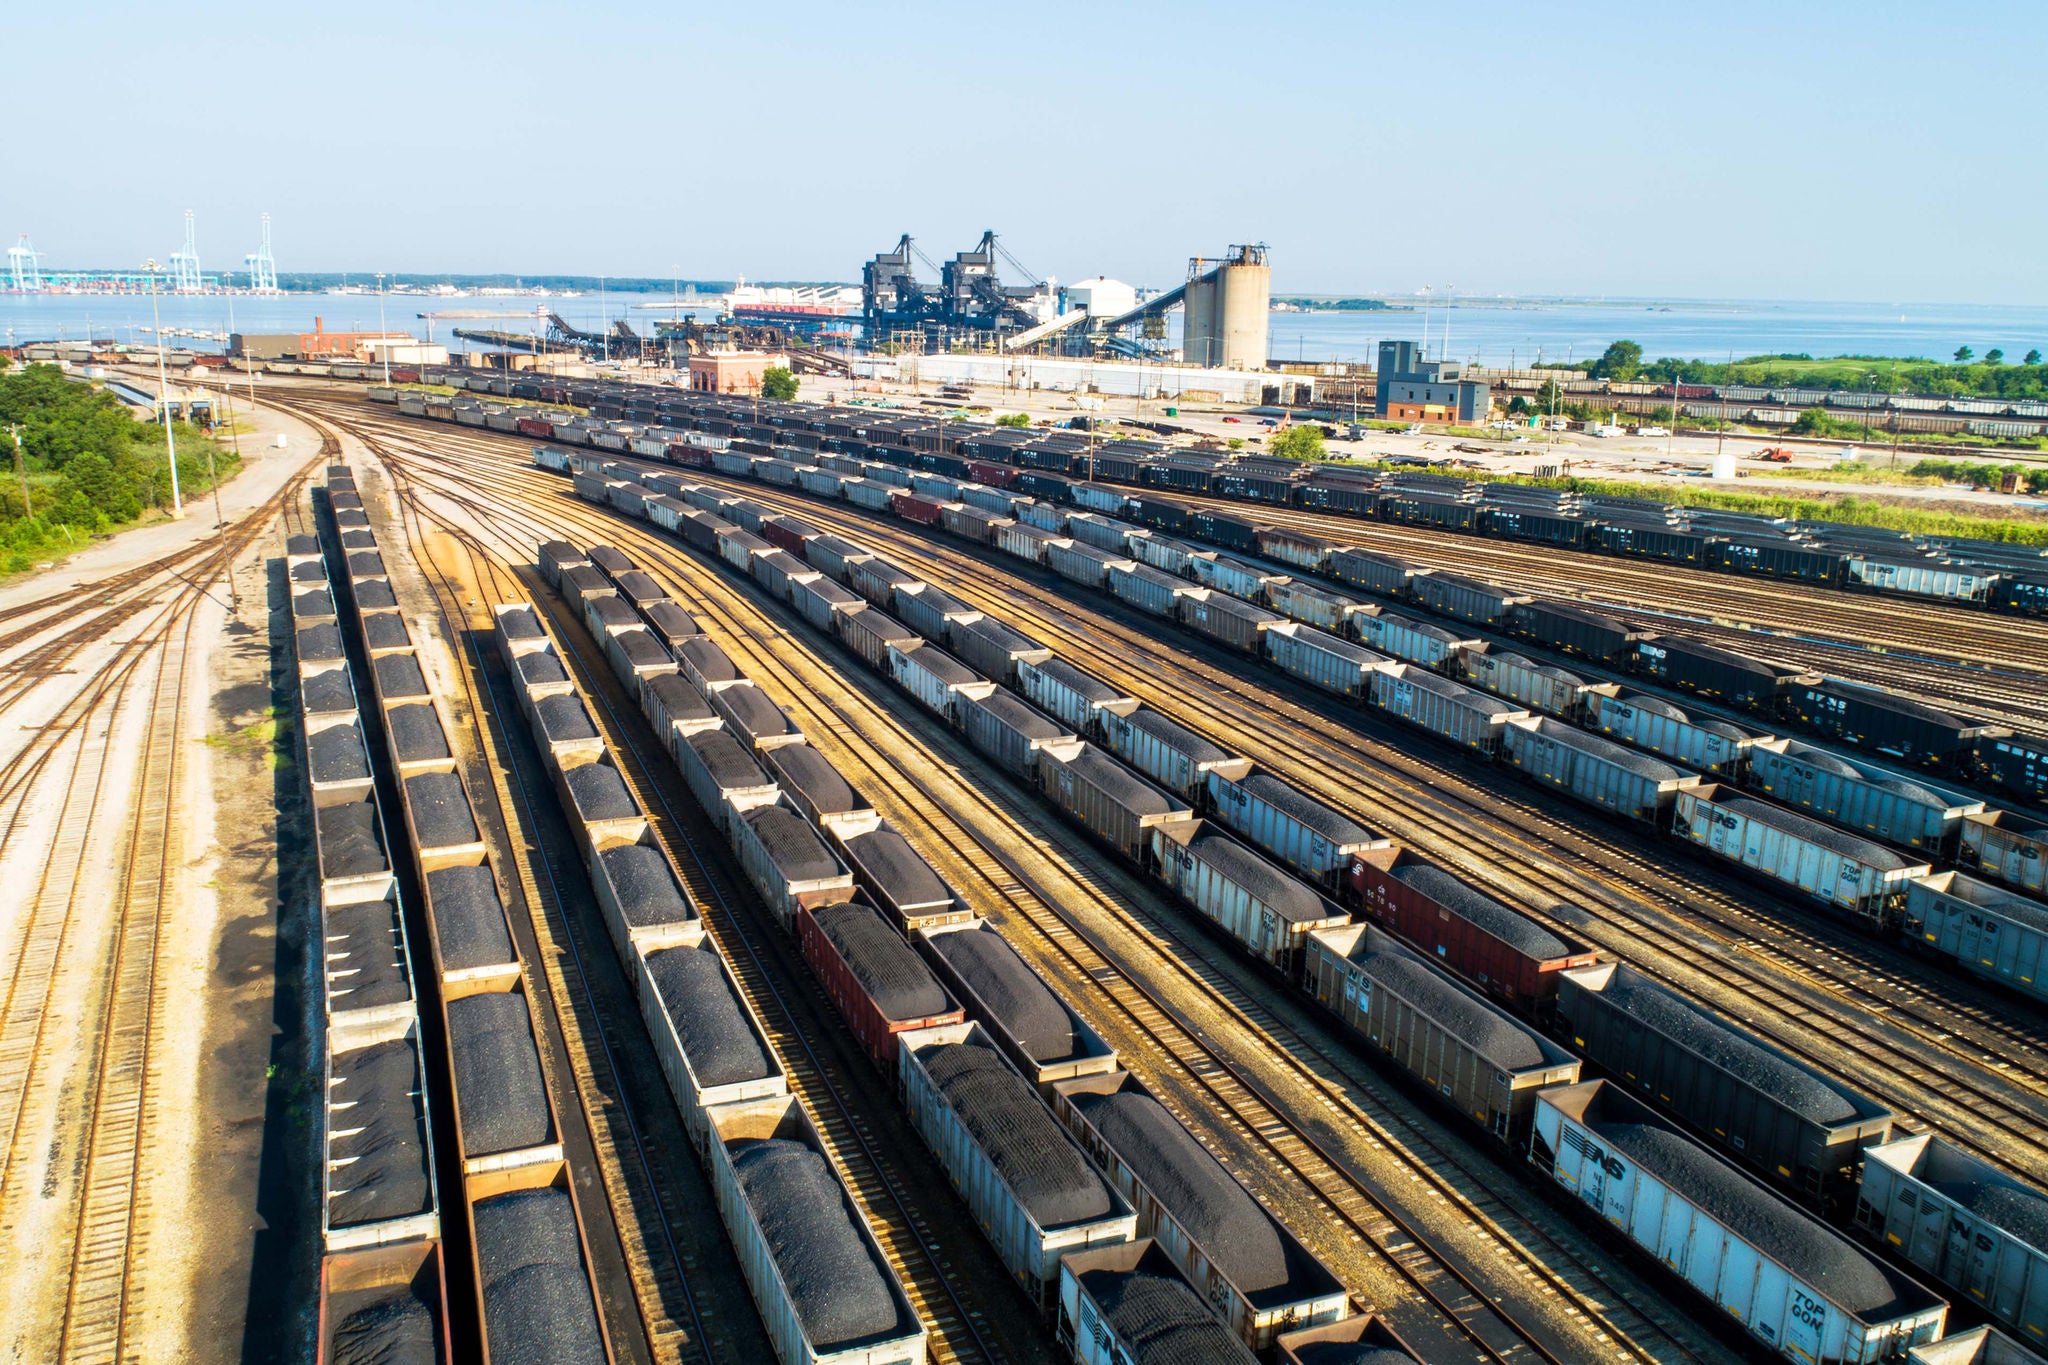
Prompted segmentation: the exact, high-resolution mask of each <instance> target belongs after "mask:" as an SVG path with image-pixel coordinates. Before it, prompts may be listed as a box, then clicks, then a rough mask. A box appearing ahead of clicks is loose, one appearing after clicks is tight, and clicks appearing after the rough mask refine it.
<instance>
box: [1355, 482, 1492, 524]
mask: <svg viewBox="0 0 2048 1365" xmlns="http://www.w3.org/2000/svg"><path fill="white" fill-rule="evenodd" d="M1486 513H1487V509H1486V508H1484V507H1482V506H1480V505H1479V504H1478V503H1476V502H1466V501H1464V500H1463V499H1461V498H1454V497H1443V496H1439V495H1436V494H1431V493H1417V492H1413V491H1411V490H1408V489H1392V490H1389V491H1387V492H1385V493H1382V494H1381V495H1380V506H1379V514H1380V515H1381V516H1382V517H1384V518H1386V519H1387V520H1388V521H1398V522H1402V523H1405V524H1406V525H1409V526H1434V527H1436V528H1437V529H1438V530H1442V531H1478V530H1480V529H1481V528H1482V527H1483V526H1484V524H1485V521H1486Z"/></svg>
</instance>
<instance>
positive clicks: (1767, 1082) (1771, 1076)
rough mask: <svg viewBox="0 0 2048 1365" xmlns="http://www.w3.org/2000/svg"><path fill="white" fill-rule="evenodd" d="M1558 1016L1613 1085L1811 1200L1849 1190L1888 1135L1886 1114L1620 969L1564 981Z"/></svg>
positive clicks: (1589, 970) (1572, 975) (1576, 974)
mask: <svg viewBox="0 0 2048 1365" xmlns="http://www.w3.org/2000/svg"><path fill="white" fill-rule="evenodd" d="M1557 1017H1558V1021H1559V1025H1560V1027H1561V1028H1563V1029H1564V1030H1565V1032H1566V1036H1568V1037H1570V1038H1571V1040H1572V1044H1573V1046H1575V1047H1577V1048H1578V1049H1579V1050H1580V1051H1581V1052H1583V1053H1584V1054H1585V1055H1586V1057H1587V1059H1588V1060H1590V1061H1591V1062H1592V1063H1593V1064H1594V1065H1596V1066H1598V1067H1600V1068H1601V1070H1602V1071H1603V1072H1604V1073H1605V1074H1606V1075H1608V1076H1609V1077H1611V1078H1612V1079H1613V1080H1615V1081H1616V1082H1617V1083H1618V1084H1622V1085H1625V1086H1627V1087H1629V1088H1632V1089H1635V1090H1639V1091H1641V1092H1642V1093H1644V1094H1647V1095H1650V1096H1652V1097H1653V1098H1655V1099H1656V1100H1657V1101H1658V1102H1659V1103H1661V1104H1662V1105H1664V1106H1665V1107H1667V1108H1668V1109H1670V1110H1671V1112H1673V1113H1675V1114H1677V1115H1678V1116H1679V1117H1680V1118H1682V1119H1684V1120H1685V1121H1686V1122H1688V1123H1690V1124H1692V1125H1693V1127H1694V1128H1695V1129H1697V1130H1698V1131H1699V1132H1701V1133H1703V1134H1705V1135H1706V1136H1708V1137H1710V1138H1712V1139H1713V1140H1714V1141H1715V1142H1717V1143H1719V1144H1720V1145H1721V1146H1723V1147H1725V1148H1727V1149H1728V1150H1729V1151H1731V1152H1733V1153H1734V1154H1736V1155H1737V1156H1739V1157H1741V1158H1742V1159H1743V1160H1745V1161H1748V1162H1750V1163H1752V1164H1754V1165H1755V1166H1757V1167H1758V1168H1759V1169H1761V1170H1763V1171H1764V1172H1765V1173H1766V1174H1768V1175H1770V1176H1772V1177H1774V1178H1775V1179H1777V1180H1780V1181H1783V1182H1784V1183H1785V1184H1787V1185H1789V1186H1790V1187H1791V1188H1793V1189H1795V1190H1797V1191H1799V1192H1800V1193H1801V1194H1803V1195H1805V1196H1807V1197H1809V1198H1811V1199H1816V1200H1827V1199H1830V1198H1832V1197H1834V1196H1836V1195H1838V1194H1840V1193H1842V1192H1843V1191H1846V1190H1850V1189H1853V1188H1854V1186H1855V1181H1856V1165H1857V1161H1858V1159H1859V1157H1860V1154H1861V1152H1862V1149H1863V1147H1864V1145H1865V1144H1866V1143H1869V1142H1877V1141H1882V1140H1883V1139H1884V1138H1885V1137H1886V1136H1887V1135H1888V1134H1889V1133H1890V1132H1891V1127H1892V1119H1893V1115H1892V1113H1891V1111H1890V1110H1888V1109H1886V1108H1885V1107H1884V1106H1882V1105H1880V1104H1878V1103H1876V1102H1875V1101H1873V1100H1871V1099H1869V1098H1867V1097H1865V1096H1863V1095H1859V1094H1857V1093H1856V1092H1855V1091H1853V1090H1850V1089H1848V1088H1847V1087H1846V1086H1843V1085H1841V1084H1839V1083H1838V1082H1836V1081H1833V1080H1831V1079H1829V1078H1827V1077H1825V1076H1822V1075H1821V1074H1819V1073H1818V1072H1816V1071H1814V1070H1813V1069H1812V1068H1811V1067H1808V1066H1807V1065H1805V1064H1804V1063H1802V1062H1800V1061H1797V1060H1796V1059H1794V1058H1792V1057H1791V1056H1789V1055H1787V1054H1786V1053H1784V1052H1781V1051H1780V1050H1778V1049H1777V1048H1775V1047H1773V1046H1771V1045H1770V1044H1769V1043H1766V1042H1764V1041H1763V1040H1762V1039H1760V1038H1757V1037H1755V1036H1754V1035H1752V1034H1750V1033H1749V1032H1747V1031H1746V1030H1744V1029H1741V1028H1739V1027H1737V1026H1736V1025H1734V1024H1732V1023H1730V1022H1729V1021H1727V1020H1725V1019H1723V1018H1721V1017H1720V1016H1718V1015H1715V1014H1711V1013H1709V1012H1708V1011H1706V1010H1703V1009H1701V1008H1699V1007H1697V1006H1695V1005H1693V1004H1692V1003H1691V1002H1689V1001H1687V1000H1686V999H1684V998H1683V997H1682V996H1679V995H1678V994H1676V993H1675V992H1673V991H1671V990H1669V989H1667V988H1666V987H1664V986H1661V985H1659V984H1658V983H1657V982H1655V981H1653V980H1651V979H1650V978H1648V977H1646V976H1644V975H1642V974H1641V973H1639V972H1637V971H1635V970H1634V969H1633V968H1631V967H1627V966H1624V965H1622V964H1620V963H1613V962H1607V963H1601V964H1600V965H1598V966H1594V967H1582V968H1579V969H1577V970H1574V971H1568V972H1565V973H1563V974H1562V975H1561V977H1560V978H1559V981H1558V992H1557Z"/></svg>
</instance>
